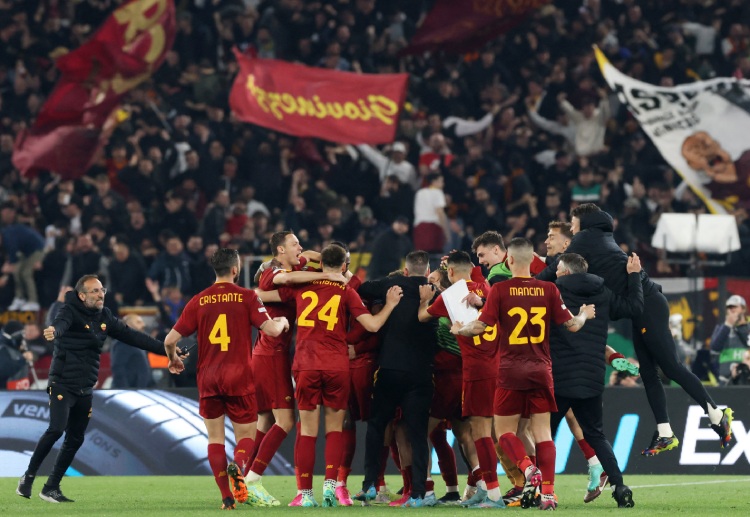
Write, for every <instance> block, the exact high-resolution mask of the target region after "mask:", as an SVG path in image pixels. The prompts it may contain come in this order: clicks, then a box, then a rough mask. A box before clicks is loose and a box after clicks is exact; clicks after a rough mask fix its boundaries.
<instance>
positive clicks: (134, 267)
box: [107, 235, 150, 330]
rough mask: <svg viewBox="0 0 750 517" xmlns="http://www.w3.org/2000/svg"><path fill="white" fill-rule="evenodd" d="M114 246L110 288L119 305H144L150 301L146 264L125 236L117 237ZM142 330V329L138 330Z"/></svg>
mask: <svg viewBox="0 0 750 517" xmlns="http://www.w3.org/2000/svg"><path fill="white" fill-rule="evenodd" d="M113 239H114V243H113V245H112V250H113V253H112V260H111V261H110V262H109V266H108V272H109V274H108V276H107V278H109V288H110V289H111V292H112V294H113V295H114V297H115V299H116V300H117V303H119V304H122V305H143V304H144V303H146V302H148V301H149V298H150V297H149V295H148V290H147V289H146V283H145V282H146V272H147V268H146V264H145V262H144V261H143V258H142V257H141V256H140V255H139V254H138V252H136V251H134V250H133V249H132V247H131V245H130V241H129V240H128V238H127V237H125V236H124V235H117V236H115V237H114V238H113ZM138 330H140V329H138Z"/></svg>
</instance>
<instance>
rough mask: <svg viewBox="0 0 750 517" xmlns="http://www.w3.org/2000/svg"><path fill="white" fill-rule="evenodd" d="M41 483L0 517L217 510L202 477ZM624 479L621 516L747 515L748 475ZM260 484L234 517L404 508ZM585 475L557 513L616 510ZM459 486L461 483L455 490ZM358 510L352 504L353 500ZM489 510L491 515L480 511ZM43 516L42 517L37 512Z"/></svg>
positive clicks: (7, 489) (354, 482)
mask: <svg viewBox="0 0 750 517" xmlns="http://www.w3.org/2000/svg"><path fill="white" fill-rule="evenodd" d="M45 480H46V478H44V477H40V478H39V479H38V480H37V481H36V483H35V485H34V492H33V496H32V498H31V500H27V499H24V498H22V497H19V496H17V495H16V494H15V489H16V483H17V481H18V480H17V479H15V478H0V515H2V516H4V517H6V516H8V517H9V516H16V515H19V516H20V515H24V516H30V515H32V516H33V515H55V516H58V515H60V516H67V515H69V516H71V517H73V516H75V517H78V516H87V515H91V516H115V515H139V516H143V517H148V516H159V517H168V516H172V515H174V516H179V517H184V516H189V515H207V514H212V513H216V512H218V511H219V507H220V506H221V501H220V496H219V491H218V488H217V487H216V485H215V483H214V480H213V478H212V477H210V476H204V477H193V476H191V477H183V476H169V477H166V476H163V477H146V476H142V477H139V476H133V477H107V476H96V477H76V478H65V479H64V480H63V483H62V489H63V492H64V493H65V495H66V496H68V497H70V498H71V499H74V500H75V501H76V502H75V503H71V504H50V503H46V502H44V501H42V500H41V499H39V497H38V493H39V490H40V489H41V487H42V485H43V484H44V481H45ZM361 480H362V478H361V476H352V477H351V478H350V480H349V486H350V488H351V490H352V492H355V491H356V488H359V485H360V483H361ZM500 482H501V484H500V487H501V489H503V490H505V489H507V488H508V483H507V480H505V479H504V478H503V479H501V480H500ZM626 482H627V483H629V484H630V486H631V487H632V488H633V499H634V500H635V503H636V506H635V508H632V509H622V510H619V511H620V512H626V513H627V515H630V516H635V515H643V516H652V515H679V516H680V517H683V516H691V515H696V516H698V515H700V516H703V517H705V516H710V515H720V516H724V515H738V516H739V515H750V498H748V497H747V491H748V489H749V488H750V477H747V476H687V475H686V476H669V475H660V476H626ZM322 483H323V479H322V477H321V476H316V478H315V490H316V497H317V498H318V502H320V498H321V493H322ZM388 483H389V486H390V487H391V488H392V489H393V490H397V489H398V488H399V487H400V484H401V483H400V478H398V477H389V478H388ZM264 485H265V486H266V488H267V489H268V490H269V492H271V493H272V494H273V495H274V496H276V497H277V498H278V499H279V500H280V501H281V502H282V506H281V507H278V508H262V509H260V508H251V507H249V506H241V505H240V506H239V508H238V509H237V512H252V513H255V514H256V515H257V514H258V512H263V514H280V513H281V512H286V514H288V515H291V514H298V515H310V514H316V515H320V514H322V513H326V512H338V513H348V514H353V515H357V516H365V515H366V516H368V517H380V516H385V515H393V513H394V512H396V513H400V512H404V511H407V510H405V509H401V508H388V507H382V506H370V507H366V508H363V507H361V506H354V507H352V508H335V509H324V508H312V509H303V508H288V507H287V506H286V504H287V503H288V502H289V501H290V500H291V499H292V497H294V495H295V484H294V478H293V477H277V476H268V477H266V478H265V479H264ZM585 485H586V477H585V476H583V475H565V476H557V478H556V492H557V495H558V498H559V501H560V507H559V508H558V511H560V512H566V513H568V514H570V515H573V514H575V515H602V514H605V513H609V512H612V511H615V510H617V507H616V505H615V502H614V500H613V499H612V498H611V495H610V491H609V488H607V490H606V491H605V492H604V493H603V494H602V495H601V496H600V497H599V499H597V500H596V501H594V502H592V503H589V504H584V503H583V495H584V492H585ZM444 489H445V487H444V486H443V483H442V480H440V479H438V480H436V492H437V495H438V497H440V496H442V495H443V494H444ZM462 489H463V486H462ZM355 503H356V504H357V505H359V503H357V502H356V501H355ZM411 511H412V512H417V513H421V514H427V512H433V513H438V514H441V515H445V516H449V515H458V514H464V513H465V512H467V511H469V510H464V509H462V508H457V507H436V508H429V509H418V510H411ZM486 511H490V510H486ZM505 511H506V512H513V513H517V512H531V511H536V509H529V510H522V509H520V508H509V509H507V510H505ZM42 512H44V513H42Z"/></svg>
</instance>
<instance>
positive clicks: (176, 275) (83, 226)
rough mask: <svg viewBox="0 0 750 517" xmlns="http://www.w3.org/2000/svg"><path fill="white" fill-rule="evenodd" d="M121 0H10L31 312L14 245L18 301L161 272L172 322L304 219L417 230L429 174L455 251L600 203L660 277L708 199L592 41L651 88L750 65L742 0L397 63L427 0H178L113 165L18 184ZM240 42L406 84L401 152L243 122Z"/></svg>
mask: <svg viewBox="0 0 750 517" xmlns="http://www.w3.org/2000/svg"><path fill="white" fill-rule="evenodd" d="M118 4H119V2H116V1H114V0H82V1H72V0H59V1H47V0H39V1H23V2H21V1H12V0H5V1H3V2H0V39H1V40H2V45H1V47H2V50H0V103H1V105H0V109H1V113H2V116H1V117H0V178H1V179H0V200H2V201H3V202H4V204H3V207H6V208H7V210H8V219H5V218H4V220H3V225H4V226H7V225H9V224H11V223H12V222H14V221H17V222H20V223H23V224H24V225H28V226H30V227H31V228H33V229H34V230H36V231H37V232H38V233H39V234H40V235H41V236H42V237H43V239H44V245H43V248H42V249H43V252H44V253H43V255H37V259H36V261H35V263H36V262H38V261H39V257H42V258H41V264H40V265H36V266H35V267H34V271H33V274H34V277H35V279H36V285H37V288H38V291H39V293H38V300H34V299H33V297H31V296H29V295H28V294H25V293H24V291H23V290H21V291H19V290H18V289H14V287H13V284H14V283H21V281H20V279H21V276H20V275H19V274H17V273H14V270H15V268H14V266H13V265H12V264H13V262H14V257H11V256H9V254H8V250H9V249H16V248H12V247H11V245H12V244H13V243H9V242H7V241H8V240H11V241H12V240H14V239H17V237H16V236H15V234H11V235H10V236H8V235H5V240H6V242H4V246H3V247H4V250H5V253H6V257H5V258H6V261H5V262H6V264H5V266H4V268H3V273H4V275H3V277H2V279H0V283H2V285H3V289H2V294H0V305H2V306H6V307H8V306H12V305H13V303H14V301H15V302H16V305H15V307H14V308H19V307H20V306H22V305H23V303H24V302H27V303H28V302H31V303H34V302H38V303H40V304H41V306H42V307H48V306H49V304H51V303H52V302H53V301H54V300H55V298H56V296H57V291H58V287H59V286H60V285H61V284H65V285H70V284H71V282H72V281H74V280H75V279H76V278H79V277H80V276H81V275H82V274H84V273H87V272H93V271H96V272H99V273H101V274H102V276H103V278H105V279H106V282H107V284H108V285H109V286H110V288H111V289H112V292H113V293H115V296H114V297H113V298H114V299H116V301H117V302H118V303H123V304H138V303H150V302H151V301H152V296H151V293H150V290H149V288H148V287H147V285H146V284H145V282H144V280H145V279H146V278H149V279H151V280H153V281H155V282H157V283H158V288H159V289H161V290H162V291H164V290H166V292H162V293H161V297H162V298H163V299H164V300H166V301H168V303H169V304H170V306H172V307H173V308H175V309H174V310H173V312H175V314H176V313H177V312H179V309H177V308H176V307H179V306H180V305H181V304H183V303H184V299H185V297H187V296H190V295H192V294H195V293H196V292H198V291H200V290H201V289H203V288H205V287H206V286H207V285H209V284H210V282H211V280H212V277H211V271H210V267H208V264H207V259H206V257H207V256H210V254H211V253H212V252H213V251H214V250H215V246H216V245H221V246H230V247H233V248H237V249H239V251H240V253H241V254H243V255H258V254H263V255H268V254H270V250H269V247H268V238H269V236H270V234H271V233H273V232H274V231H278V230H280V229H284V228H289V229H292V230H294V231H295V232H296V234H297V235H299V238H300V240H301V242H302V244H303V246H304V247H305V249H318V250H319V249H321V248H322V246H324V245H326V244H327V243H329V242H330V241H331V240H333V239H336V240H340V241H342V242H345V243H347V244H348V245H349V247H350V249H351V250H352V251H360V250H361V251H375V250H374V248H373V243H374V242H375V238H376V237H377V236H378V235H379V234H381V233H383V232H384V231H385V230H387V229H388V228H389V227H391V226H392V225H393V223H394V222H396V221H408V222H409V223H411V224H412V226H413V224H414V223H418V222H419V220H418V219H419V209H417V211H416V218H417V220H415V206H414V198H415V194H416V191H417V190H419V188H420V187H422V186H425V181H426V177H427V175H428V174H430V173H439V174H441V175H442V177H443V182H444V186H443V190H444V193H445V197H446V208H445V213H446V218H445V220H444V221H441V223H440V224H441V225H442V228H443V230H444V232H445V234H446V242H445V246H444V248H445V250H446V251H447V250H449V249H454V248H455V249H463V250H467V251H468V250H469V248H470V247H469V244H470V243H471V241H472V239H473V238H474V237H475V236H477V235H479V234H481V233H482V232H484V231H485V230H488V229H494V230H498V231H500V232H501V233H502V234H503V236H504V237H505V238H506V240H508V239H510V238H512V237H514V236H519V235H520V236H525V237H528V238H530V239H532V241H534V242H535V244H536V245H537V247H538V249H539V250H540V251H543V246H542V243H543V241H544V238H545V233H546V228H547V223H548V222H549V221H551V220H557V219H560V220H566V219H567V218H568V215H567V214H568V213H569V209H570V208H571V207H572V206H574V205H575V204H577V203H580V202H586V201H594V202H597V203H598V204H600V205H601V206H602V207H603V208H604V209H606V210H608V211H609V212H610V213H612V214H613V215H614V216H615V217H616V219H617V229H616V234H617V240H618V242H620V243H622V245H623V247H625V248H626V249H628V250H635V251H638V253H639V254H640V256H641V257H642V260H643V263H644V268H645V269H646V270H647V271H649V272H650V273H651V274H653V275H654V276H663V275H673V274H680V273H681V272H682V271H680V270H679V268H678V267H677V266H674V265H670V264H668V263H667V262H665V261H663V260H660V256H659V253H658V252H657V251H655V250H654V249H653V248H651V246H650V238H651V235H652V233H653V230H654V228H655V224H656V221H657V219H658V216H659V215H660V214H661V213H663V212H668V211H694V212H702V211H704V210H705V209H704V208H703V206H702V205H701V203H700V202H699V201H698V200H697V199H696V198H694V197H693V196H692V195H691V194H690V192H689V190H688V191H685V192H684V193H683V194H682V196H681V197H680V198H676V197H675V187H676V186H677V184H678V183H679V181H680V179H679V177H678V176H677V175H676V173H675V172H674V171H673V170H672V169H671V168H669V167H668V166H667V165H666V163H665V162H664V161H663V159H662V158H661V156H660V155H659V153H658V151H656V149H655V148H654V147H653V145H652V144H651V143H650V142H648V141H647V140H646V138H645V137H644V135H643V134H642V133H641V132H640V131H639V130H638V127H637V123H635V121H634V120H633V119H632V118H631V117H630V116H629V115H628V113H627V112H626V110H625V109H624V108H623V107H622V106H621V105H620V104H618V102H617V101H616V99H615V97H614V96H613V95H612V94H611V93H608V92H607V91H606V90H605V89H604V88H603V87H602V85H603V81H602V79H601V76H600V74H599V71H598V69H597V65H596V63H595V61H594V59H593V53H592V49H591V45H592V44H598V45H599V46H600V47H601V48H602V49H603V50H604V51H605V53H606V54H607V56H608V57H609V59H610V60H611V61H612V62H613V63H614V64H615V65H616V66H618V67H619V68H621V69H622V70H623V71H624V72H625V73H626V74H628V75H630V76H632V77H636V78H639V79H642V80H645V81H647V82H651V83H657V84H679V83H684V82H686V81H693V80H696V79H702V78H709V77H714V76H728V75H734V76H737V77H745V76H746V75H747V74H748V73H750V67H748V62H750V61H749V58H748V56H747V53H748V43H749V41H750V39H749V36H750V29H749V28H748V25H747V20H748V8H747V6H746V5H745V4H744V3H743V2H741V1H737V0H735V1H731V2H708V3H706V2H693V1H689V0H680V1H677V0H674V1H668V2H662V1H659V2H656V1H649V2H635V1H632V0H624V1H621V2H615V1H599V0H587V1H585V2H563V3H560V4H558V5H554V6H553V5H548V6H545V7H543V8H541V9H539V10H538V12H537V13H536V14H535V15H534V16H533V17H532V18H531V19H530V20H528V21H527V22H526V23H524V24H522V25H521V26H520V27H518V28H517V29H516V30H514V31H512V32H510V33H508V34H507V35H504V36H500V37H498V38H497V39H495V40H493V41H491V42H490V43H488V44H487V45H486V46H485V47H484V48H482V49H480V50H479V51H477V52H474V53H470V54H465V55H459V56H450V55H446V54H443V53H440V52H438V53H432V54H426V55H422V56H407V57H401V58H400V57H398V52H399V50H401V49H403V48H404V47H405V46H406V45H407V42H408V41H409V38H410V36H412V35H413V33H414V30H415V25H416V23H417V21H418V20H419V18H420V16H421V14H422V13H423V12H425V11H426V9H427V8H428V7H429V6H430V5H429V2H408V3H403V2H396V1H392V0H390V1H389V0H384V1H380V2H377V3H376V2H375V1H374V0H353V1H348V0H346V1H344V0H331V1H320V2H301V1H299V0H281V1H274V2H271V1H263V2H258V1H244V2H243V1H240V0H222V1H214V2H177V6H178V22H177V25H178V28H177V37H176V40H175V44H174V47H173V49H172V51H170V52H169V53H168V56H167V59H166V61H165V63H164V65H163V66H162V67H161V69H160V70H159V71H158V72H157V73H156V74H155V75H154V76H153V77H152V78H151V80H149V81H147V82H146V83H143V84H142V85H140V86H139V87H138V88H136V89H135V90H134V91H132V92H131V93H130V94H129V95H128V97H127V99H126V102H125V103H124V104H123V105H122V108H121V111H120V112H119V113H118V120H120V124H119V125H118V127H117V128H116V130H115V132H114V134H113V135H112V137H111V139H110V141H109V145H108V146H107V147H106V150H105V153H104V154H103V155H102V157H101V160H100V161H99V162H98V164H97V165H96V166H94V167H92V168H91V170H90V171H88V172H87V174H86V175H85V176H83V177H82V178H80V179H78V180H76V181H62V180H61V179H60V178H59V177H58V176H57V175H55V174H54V172H42V173H41V174H40V175H39V176H38V177H36V178H34V179H29V178H24V177H21V176H20V175H19V173H18V171H17V170H16V169H15V168H14V167H13V165H12V163H11V160H10V158H11V154H12V148H13V142H14V140H15V138H16V135H17V134H18V132H19V131H20V130H21V129H22V128H23V127H28V126H29V125H30V124H31V123H32V121H33V119H34V116H35V114H36V113H38V111H39V109H40V106H41V105H42V104H43V102H44V100H45V98H46V96H47V95H48V94H49V92H50V91H51V89H52V88H53V86H54V84H55V80H56V78H57V76H58V73H57V71H56V69H55V67H54V59H55V57H56V56H59V55H60V54H61V53H63V52H65V50H66V49H71V48H74V47H76V46H77V45H79V44H80V43H81V42H82V41H83V40H85V38H86V37H87V36H89V35H90V34H91V33H92V32H93V31H95V30H96V28H97V26H98V25H99V24H100V23H101V22H102V20H103V19H104V18H105V17H106V16H107V14H108V13H109V12H111V10H112V9H113V8H115V7H116V6H117V5H118ZM235 46H236V47H238V48H239V49H240V50H241V51H243V52H247V53H251V54H257V56H258V57H260V58H276V59H283V60H290V61H297V62H301V63H304V64H307V65H312V66H320V67H327V68H335V69H338V70H351V71H362V72H366V73H385V72H396V71H405V72H408V73H409V74H410V84H409V91H408V99H407V101H408V102H407V105H406V109H405V112H404V114H403V116H402V117H401V121H400V126H399V131H398V135H397V141H396V142H395V143H394V144H393V145H390V146H385V147H384V148H383V149H374V148H370V147H368V146H358V147H347V146H341V145H337V144H335V143H331V142H323V141H314V140H310V139H296V138H291V137H288V136H286V135H283V134H280V133H275V132H272V131H268V130H265V129H263V128H261V127H257V126H252V125H249V124H245V123H241V122H239V121H237V120H236V119H235V118H234V117H233V116H232V114H231V113H230V111H229V108H228V89H229V87H230V85H231V82H232V79H233V77H234V74H235V73H236V71H237V66H236V62H235V60H234V57H233V54H232V52H231V51H230V50H231V48H232V47H235ZM12 210H15V214H12V213H11V211H12ZM735 215H736V217H737V220H738V222H739V223H740V233H741V236H742V239H743V244H744V246H743V250H741V251H740V252H737V254H738V256H739V257H742V259H740V260H734V261H733V262H732V263H731V264H730V266H728V268H727V269H726V270H725V272H726V273H731V274H733V275H747V274H750V271H749V270H748V268H750V260H747V258H748V257H747V255H748V254H750V246H749V245H748V244H747V242H748V241H747V239H748V236H749V235H750V227H749V226H748V224H750V223H748V222H747V220H746V219H747V214H746V212H745V211H744V210H743V209H739V210H737V212H736V213H735ZM396 227H398V228H397V229H396V230H395V231H396V232H397V233H399V234H401V235H403V234H404V233H407V232H408V230H405V229H404V228H402V227H401V226H400V225H395V226H394V228H396ZM35 246H38V245H36V244H35ZM440 251H443V250H440ZM376 255H377V252H376ZM401 256H403V254H401ZM739 257H738V258H739ZM11 273H13V275H11ZM28 273H29V272H27V276H26V278H28ZM14 280H15V282H14ZM152 287H153V286H152ZM22 296H26V297H29V298H31V299H30V300H27V299H25V298H22ZM14 298H17V299H16V300H14ZM31 307H34V306H33V305H32V306H31Z"/></svg>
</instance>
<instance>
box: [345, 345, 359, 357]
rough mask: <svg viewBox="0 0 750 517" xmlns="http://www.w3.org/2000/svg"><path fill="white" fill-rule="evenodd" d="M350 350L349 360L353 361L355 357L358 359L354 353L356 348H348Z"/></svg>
mask: <svg viewBox="0 0 750 517" xmlns="http://www.w3.org/2000/svg"><path fill="white" fill-rule="evenodd" d="M347 348H348V349H349V360H350V361H351V360H352V359H354V358H355V357H357V352H355V351H354V347H353V346H352V345H349V346H347Z"/></svg>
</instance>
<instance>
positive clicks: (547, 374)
mask: <svg viewBox="0 0 750 517" xmlns="http://www.w3.org/2000/svg"><path fill="white" fill-rule="evenodd" d="M492 290H493V291H495V290H497V292H496V293H495V295H494V296H493V298H494V299H495V300H497V301H498V302H499V311H498V312H499V314H498V323H499V329H500V331H499V332H500V375H499V382H500V383H503V384H505V385H506V386H504V387H508V388H511V389H532V388H535V387H539V386H545V385H548V384H549V385H551V381H552V362H551V360H550V353H549V332H550V323H551V322H554V323H557V324H560V323H563V322H564V321H567V320H568V319H570V312H569V311H568V310H567V309H566V308H565V305H564V304H563V302H562V298H561V297H560V293H559V291H558V290H557V287H556V286H555V284H553V283H551V282H545V281H542V280H537V279H535V278H527V277H516V278H510V279H508V280H506V281H505V282H500V283H497V284H495V285H494V286H492ZM486 310H489V308H486Z"/></svg>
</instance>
